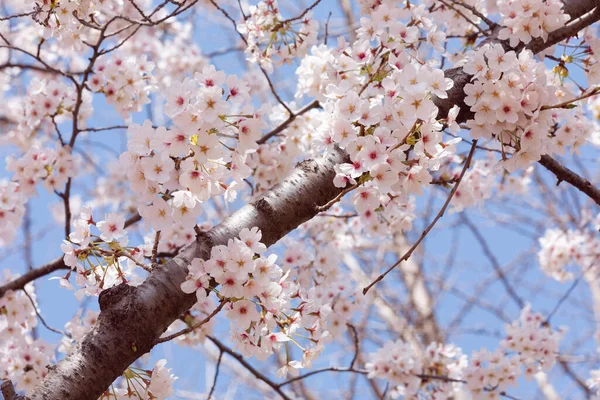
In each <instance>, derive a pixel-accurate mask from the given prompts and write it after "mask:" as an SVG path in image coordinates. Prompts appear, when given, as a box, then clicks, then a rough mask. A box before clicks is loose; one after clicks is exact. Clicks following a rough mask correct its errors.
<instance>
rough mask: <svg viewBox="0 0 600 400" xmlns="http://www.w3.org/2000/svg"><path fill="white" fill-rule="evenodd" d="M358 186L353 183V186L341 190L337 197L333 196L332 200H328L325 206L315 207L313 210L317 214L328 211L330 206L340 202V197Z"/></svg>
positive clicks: (358, 184)
mask: <svg viewBox="0 0 600 400" xmlns="http://www.w3.org/2000/svg"><path fill="white" fill-rule="evenodd" d="M359 186H360V183H355V184H354V185H352V186H350V187H348V188H346V189H344V190H342V191H341V192H340V194H338V195H337V196H335V197H334V198H333V199H331V200H329V201H328V202H327V204H324V205H322V206H316V207H315V209H316V210H317V211H318V212H321V211H327V210H329V209H330V208H331V206H333V205H334V204H335V203H337V202H338V201H340V200H341V199H342V197H344V196H345V195H346V194H347V193H349V192H351V191H353V190H354V189H356V188H357V187H359Z"/></svg>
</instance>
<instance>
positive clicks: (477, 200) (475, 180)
mask: <svg viewBox="0 0 600 400" xmlns="http://www.w3.org/2000/svg"><path fill="white" fill-rule="evenodd" d="M460 161H461V162H462V160H460ZM497 169H498V168H497V164H496V161H495V160H494V157H493V156H492V155H491V154H489V155H488V157H487V158H482V159H478V160H475V161H474V162H473V164H472V166H471V168H470V169H469V170H468V171H467V172H466V173H465V175H464V176H463V179H462V181H461V182H460V185H459V186H458V188H457V189H456V192H455V193H454V197H452V201H451V204H452V209H451V211H452V212H459V211H462V210H464V209H466V208H468V207H471V206H474V205H481V204H482V203H483V202H484V201H485V200H487V199H489V198H491V197H492V195H493V194H495V197H501V196H506V195H509V194H525V193H526V192H527V189H528V187H529V184H530V183H531V175H532V173H533V170H534V167H533V166H529V167H528V168H527V169H526V170H524V171H522V173H521V174H504V176H502V177H501V178H500V180H501V182H500V183H498V174H497V171H496V170H497ZM461 171H462V167H461V166H456V167H454V168H453V169H452V171H451V173H450V174H448V177H449V178H450V179H449V180H448V181H449V182H453V181H455V180H457V179H458V177H459V176H460V173H461ZM443 176H444V177H446V175H443Z"/></svg>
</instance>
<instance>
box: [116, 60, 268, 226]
mask: <svg viewBox="0 0 600 400" xmlns="http://www.w3.org/2000/svg"><path fill="white" fill-rule="evenodd" d="M224 85H226V87H227V89H225V88H224ZM224 96H225V97H224ZM165 97H166V99H167V102H166V105H165V113H166V114H167V115H168V116H169V117H171V118H172V119H173V122H174V126H172V127H171V128H170V129H166V128H165V127H162V126H160V127H158V128H155V127H153V126H152V124H151V122H150V121H149V120H147V121H145V122H144V124H143V125H137V124H132V125H130V126H129V129H128V138H129V140H128V151H127V152H125V153H123V154H122V155H121V157H120V161H121V165H122V166H123V167H124V169H125V170H127V171H128V178H129V181H130V185H131V189H132V190H133V192H134V193H135V194H136V196H137V197H138V208H139V212H140V214H141V215H142V216H143V217H144V219H145V220H146V221H147V222H148V223H150V224H151V226H152V227H153V228H154V229H155V230H157V231H158V230H162V229H165V228H168V227H169V226H171V225H172V224H173V223H174V222H175V223H182V224H183V225H184V226H185V227H187V228H190V227H193V226H194V225H195V220H196V217H197V216H198V215H200V213H201V212H202V207H201V204H202V203H204V202H206V201H207V200H208V199H210V198H211V197H213V196H217V195H225V198H226V199H227V200H228V201H233V200H234V199H235V197H236V195H237V192H236V187H237V186H238V185H240V184H241V183H242V182H243V180H244V179H245V178H247V177H248V176H250V174H251V173H252V170H251V169H250V167H249V166H248V165H247V164H246V158H247V155H248V154H249V153H253V152H255V151H256V149H257V148H258V145H257V143H256V141H257V140H259V139H260V137H261V129H262V128H263V127H265V123H264V122H263V121H262V120H261V117H260V114H258V113H255V112H254V111H253V110H252V107H250V106H247V105H246V106H245V105H244V103H246V102H248V101H249V100H250V96H249V88H248V86H247V85H246V83H245V82H244V81H242V80H240V79H239V78H237V76H235V75H230V76H226V75H225V73H223V72H221V71H217V70H216V69H215V68H214V67H213V66H207V67H205V68H204V69H203V70H202V71H201V72H198V73H196V74H195V76H194V79H193V80H192V79H190V78H185V79H184V80H183V81H182V82H172V84H171V85H170V87H169V89H168V91H167V93H166V95H165Z"/></svg>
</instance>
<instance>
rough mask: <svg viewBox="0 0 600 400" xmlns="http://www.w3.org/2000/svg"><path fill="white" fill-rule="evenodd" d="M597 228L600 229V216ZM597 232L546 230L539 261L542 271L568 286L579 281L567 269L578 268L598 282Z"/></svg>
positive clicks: (599, 246)
mask: <svg viewBox="0 0 600 400" xmlns="http://www.w3.org/2000/svg"><path fill="white" fill-rule="evenodd" d="M590 222H592V221H590ZM594 225H600V216H599V217H597V222H596V223H595V224H594ZM597 229H598V228H596V229H595V230H585V229H569V230H563V229H560V228H553V229H548V230H546V232H545V233H544V235H543V236H542V237H541V238H539V244H540V249H539V251H538V261H539V263H540V268H541V269H542V271H543V272H544V273H545V274H546V275H548V276H550V277H551V278H553V279H555V280H557V281H559V282H565V281H568V280H572V279H574V278H575V274H573V273H572V272H570V271H568V270H567V267H568V266H569V265H572V264H576V265H578V266H579V267H580V268H581V270H582V272H583V275H584V276H586V277H588V278H589V279H596V273H597V268H596V265H597V264H598V260H599V259H600V239H598V235H597V232H598V231H597Z"/></svg>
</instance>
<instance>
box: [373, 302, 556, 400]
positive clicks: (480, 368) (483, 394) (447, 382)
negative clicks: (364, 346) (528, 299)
mask: <svg viewBox="0 0 600 400" xmlns="http://www.w3.org/2000/svg"><path fill="white" fill-rule="evenodd" d="M506 333H507V336H506V338H505V339H504V340H502V341H501V343H500V348H499V349H496V350H495V351H489V350H485V349H484V350H481V351H474V352H473V353H472V354H471V356H470V357H469V362H467V357H466V356H464V355H463V354H462V352H461V351H460V349H458V348H456V347H454V346H451V345H440V344H435V343H434V344H431V345H429V346H428V347H427V349H425V350H424V351H422V352H419V351H418V349H415V347H414V346H413V345H411V344H409V343H406V342H404V341H402V340H397V341H395V342H387V343H386V344H384V345H383V346H382V347H381V348H380V349H378V350H377V351H376V352H375V353H372V354H370V356H369V362H367V364H366V369H367V371H368V377H369V378H370V379H372V378H381V379H386V380H387V381H388V382H390V383H391V384H392V385H394V391H395V394H396V395H397V396H398V395H401V396H405V397H406V398H413V397H416V396H419V398H431V399H445V398H448V397H451V396H452V395H453V393H454V392H455V391H456V390H458V389H467V390H468V391H469V392H471V393H472V394H473V395H474V396H475V397H476V398H478V399H479V398H489V399H498V398H500V393H503V392H504V391H505V390H506V389H507V388H508V387H510V386H515V385H516V383H517V378H519V376H521V374H522V373H524V374H525V376H526V377H532V376H533V375H535V374H536V373H537V372H539V371H542V370H543V371H548V370H550V369H551V368H552V366H553V365H554V363H555V361H556V357H557V355H558V347H559V341H560V339H561V338H562V336H563V333H564V332H563V331H562V330H560V331H553V330H552V328H550V327H549V326H547V324H545V321H544V319H543V318H542V316H541V315H540V314H537V313H534V312H532V311H531V307H530V306H526V307H525V308H523V310H522V311H521V315H520V317H519V320H517V321H514V322H513V323H512V324H511V325H507V326H506Z"/></svg>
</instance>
